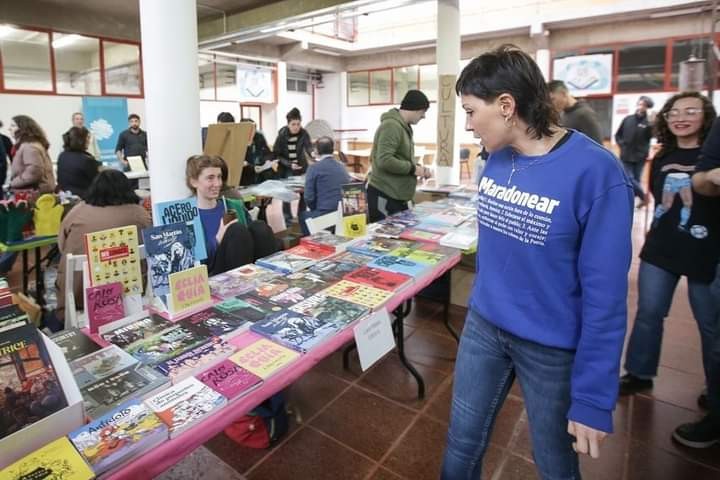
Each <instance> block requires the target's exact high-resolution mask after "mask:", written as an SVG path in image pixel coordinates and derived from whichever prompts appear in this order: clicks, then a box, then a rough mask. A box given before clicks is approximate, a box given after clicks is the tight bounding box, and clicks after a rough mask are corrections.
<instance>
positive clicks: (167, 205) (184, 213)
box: [153, 197, 207, 261]
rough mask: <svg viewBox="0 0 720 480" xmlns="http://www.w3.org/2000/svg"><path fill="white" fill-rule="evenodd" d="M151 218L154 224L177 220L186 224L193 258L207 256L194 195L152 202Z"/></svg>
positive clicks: (166, 223) (176, 221) (199, 258)
mask: <svg viewBox="0 0 720 480" xmlns="http://www.w3.org/2000/svg"><path fill="white" fill-rule="evenodd" d="M153 219H154V223H155V224H156V225H168V224H171V223H179V222H182V223H184V224H185V225H187V226H188V229H189V230H188V232H189V234H190V244H191V245H192V247H193V255H194V257H195V260H198V261H200V260H205V259H206V258H207V250H206V249H205V233H204V232H203V227H202V222H201V221H200V212H199V210H198V208H197V199H196V198H195V197H190V198H184V199H182V200H172V201H169V202H158V203H156V204H154V206H153Z"/></svg>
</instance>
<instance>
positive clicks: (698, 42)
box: [670, 37, 720, 88]
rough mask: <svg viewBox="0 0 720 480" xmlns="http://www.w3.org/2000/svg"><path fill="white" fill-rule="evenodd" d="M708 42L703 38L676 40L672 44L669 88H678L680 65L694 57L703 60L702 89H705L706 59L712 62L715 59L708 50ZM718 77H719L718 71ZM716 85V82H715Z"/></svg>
mask: <svg viewBox="0 0 720 480" xmlns="http://www.w3.org/2000/svg"><path fill="white" fill-rule="evenodd" d="M708 42H709V40H708V39H707V38H705V37H702V38H695V39H692V40H676V41H675V42H673V47H672V71H671V73H670V86H671V87H673V88H677V87H678V82H679V76H680V64H681V63H682V62H684V61H685V60H687V59H688V58H690V56H691V55H694V56H695V58H698V59H703V60H705V61H706V62H705V81H704V87H705V88H707V81H708V78H710V75H709V73H710V72H709V69H710V68H709V67H710V66H709V65H708V62H707V60H708V58H709V59H710V60H711V61H712V60H713V59H715V56H714V54H713V53H712V52H711V51H710V49H709V48H708ZM718 70H719V71H718V76H719V77H720V69H718ZM716 85H717V81H716Z"/></svg>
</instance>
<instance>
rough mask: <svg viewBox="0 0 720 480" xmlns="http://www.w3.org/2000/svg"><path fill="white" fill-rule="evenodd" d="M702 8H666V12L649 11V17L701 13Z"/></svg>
mask: <svg viewBox="0 0 720 480" xmlns="http://www.w3.org/2000/svg"><path fill="white" fill-rule="evenodd" d="M702 11H703V10H702V8H683V9H680V10H668V11H666V12H656V13H651V14H650V18H664V17H676V16H678V15H691V14H693V13H702Z"/></svg>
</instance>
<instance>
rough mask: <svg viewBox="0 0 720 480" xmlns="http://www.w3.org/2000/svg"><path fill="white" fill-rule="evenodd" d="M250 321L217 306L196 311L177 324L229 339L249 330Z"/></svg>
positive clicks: (202, 333) (201, 332) (200, 333)
mask: <svg viewBox="0 0 720 480" xmlns="http://www.w3.org/2000/svg"><path fill="white" fill-rule="evenodd" d="M247 324H248V322H247V321H245V320H242V319H241V318H240V317H238V316H235V315H231V314H230V313H227V312H225V311H223V310H221V309H218V308H216V307H211V308H207V309H205V310H201V311H199V312H195V313H193V314H191V315H189V316H187V317H185V318H183V319H182V320H180V321H178V322H176V325H180V326H184V327H187V328H188V329H190V330H193V331H195V332H196V333H197V334H198V335H201V336H203V337H222V338H224V339H229V338H232V337H234V336H235V335H238V334H240V333H242V332H244V331H245V330H247V327H248V326H249V325H247Z"/></svg>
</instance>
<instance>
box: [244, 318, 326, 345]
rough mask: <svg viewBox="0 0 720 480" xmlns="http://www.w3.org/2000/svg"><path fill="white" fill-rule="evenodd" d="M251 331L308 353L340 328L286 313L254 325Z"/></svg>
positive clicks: (318, 320) (314, 319)
mask: <svg viewBox="0 0 720 480" xmlns="http://www.w3.org/2000/svg"><path fill="white" fill-rule="evenodd" d="M250 329H251V330H252V331H253V332H255V333H257V334H259V335H262V336H264V337H267V338H270V339H272V340H273V341H276V342H278V343H281V344H282V345H285V346H286V347H289V348H292V349H294V350H298V351H300V352H307V351H309V350H311V349H312V348H313V347H315V346H317V345H318V344H320V343H321V342H323V341H324V340H325V339H326V338H328V337H330V336H332V335H334V334H335V333H336V332H337V330H338V327H337V326H336V325H335V324H332V323H328V322H325V321H323V320H320V319H317V318H313V317H309V316H307V315H302V314H300V313H297V312H292V311H284V312H280V313H277V314H275V315H272V316H270V317H268V318H266V319H265V320H261V321H259V322H257V323H254V324H253V325H252V326H251V327H250Z"/></svg>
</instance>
